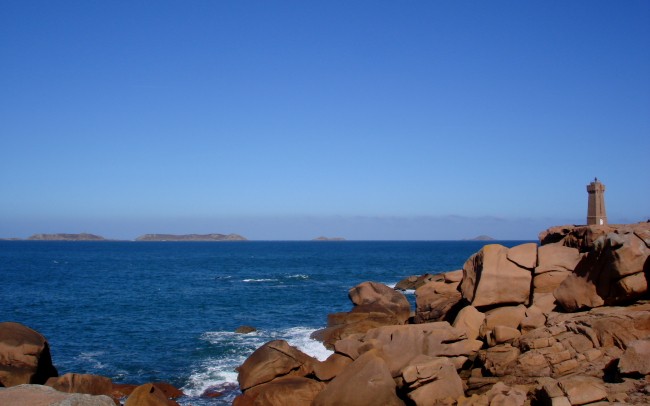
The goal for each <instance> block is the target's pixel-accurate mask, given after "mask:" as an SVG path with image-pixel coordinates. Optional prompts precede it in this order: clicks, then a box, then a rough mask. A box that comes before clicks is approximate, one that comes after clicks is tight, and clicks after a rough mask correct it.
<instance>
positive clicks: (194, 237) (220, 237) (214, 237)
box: [135, 234, 248, 241]
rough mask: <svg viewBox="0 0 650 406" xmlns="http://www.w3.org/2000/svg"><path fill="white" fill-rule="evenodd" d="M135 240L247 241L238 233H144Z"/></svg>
mask: <svg viewBox="0 0 650 406" xmlns="http://www.w3.org/2000/svg"><path fill="white" fill-rule="evenodd" d="M135 240H136V241H248V240H247V239H246V238H245V237H242V236H241V235H239V234H180V235H177V234H145V235H141V236H140V237H138V238H136V239H135Z"/></svg>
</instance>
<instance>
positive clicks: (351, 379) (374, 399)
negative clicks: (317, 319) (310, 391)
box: [312, 350, 404, 406]
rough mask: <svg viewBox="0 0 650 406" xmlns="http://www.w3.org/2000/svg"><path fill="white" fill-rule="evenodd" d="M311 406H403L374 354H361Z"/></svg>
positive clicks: (381, 362) (390, 380)
mask: <svg viewBox="0 0 650 406" xmlns="http://www.w3.org/2000/svg"><path fill="white" fill-rule="evenodd" d="M312 404H313V405H314V406H338V405H348V406H367V405H386V406H393V405H394V406H403V405H404V402H403V401H402V400H401V399H400V398H399V397H398V396H397V394H396V384H395V381H394V380H393V377H392V375H391V373H390V371H389V369H388V366H387V365H386V362H385V361H384V360H383V358H382V357H380V356H379V352H378V351H377V350H370V351H367V352H365V353H364V354H362V355H361V356H360V357H359V358H357V359H356V360H355V361H354V362H353V363H352V364H350V365H349V366H348V367H347V368H346V369H345V370H344V371H343V372H342V373H341V374H340V375H338V376H337V377H336V378H334V379H333V380H332V381H331V382H330V383H329V384H328V385H327V386H326V387H325V389H323V390H322V391H321V392H320V393H319V394H318V395H317V396H316V398H315V399H314V402H313V403H312Z"/></svg>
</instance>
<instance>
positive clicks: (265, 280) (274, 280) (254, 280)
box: [242, 278, 278, 282]
mask: <svg viewBox="0 0 650 406" xmlns="http://www.w3.org/2000/svg"><path fill="white" fill-rule="evenodd" d="M277 281H278V280H277V279H267V278H262V279H244V280H242V282H277Z"/></svg>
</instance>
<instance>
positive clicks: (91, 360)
mask: <svg viewBox="0 0 650 406" xmlns="http://www.w3.org/2000/svg"><path fill="white" fill-rule="evenodd" d="M104 354H105V352H104V351H94V352H82V353H81V354H79V355H77V357H76V358H77V359H78V360H81V361H83V362H85V363H88V364H90V365H91V366H92V367H93V368H95V369H102V368H104V367H105V366H106V364H104V363H103V362H101V361H99V360H98V359H97V357H100V356H102V355H104Z"/></svg>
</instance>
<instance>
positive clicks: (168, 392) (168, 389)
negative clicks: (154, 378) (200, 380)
mask: <svg viewBox="0 0 650 406" xmlns="http://www.w3.org/2000/svg"><path fill="white" fill-rule="evenodd" d="M153 384H154V386H156V387H157V388H158V389H160V390H161V391H163V393H164V394H165V396H167V397H168V398H171V399H178V398H180V397H181V396H184V395H185V394H184V393H183V391H181V390H180V389H178V388H177V387H175V386H174V385H172V384H170V383H168V382H154V383H153Z"/></svg>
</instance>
